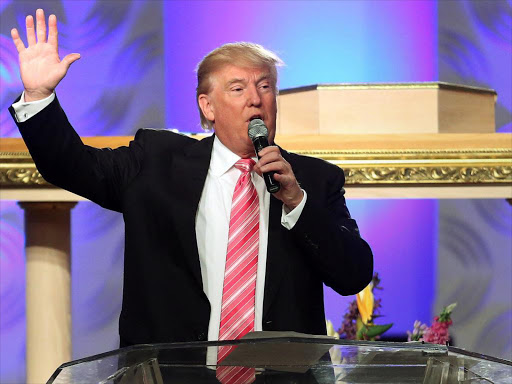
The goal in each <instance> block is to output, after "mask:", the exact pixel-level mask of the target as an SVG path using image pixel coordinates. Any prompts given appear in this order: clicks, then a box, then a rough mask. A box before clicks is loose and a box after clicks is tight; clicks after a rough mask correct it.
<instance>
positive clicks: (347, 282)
mask: <svg viewBox="0 0 512 384" xmlns="http://www.w3.org/2000/svg"><path fill="white" fill-rule="evenodd" d="M327 170H328V172H327V174H326V175H327V177H326V178H324V180H327V183H326V188H325V189H324V191H325V195H324V192H321V193H320V194H319V193H318V192H316V189H320V190H322V189H323V188H320V187H319V188H312V187H311V186H309V191H308V199H307V201H306V204H305V206H304V209H303V211H302V213H301V216H300V218H299V220H298V221H297V223H296V224H295V226H294V227H293V229H292V230H291V231H292V232H293V236H294V238H295V239H296V241H298V242H299V244H300V246H301V249H303V254H304V256H305V257H307V258H308V259H309V261H310V262H311V265H312V268H314V270H315V271H316V272H317V273H318V274H319V276H320V278H321V279H322V281H323V282H324V283H325V284H326V285H328V286H329V287H331V288H333V289H334V290H335V291H336V292H338V293H339V294H341V295H352V294H356V293H358V292H360V291H361V290H362V289H363V288H364V287H366V286H367V285H368V284H369V283H370V281H371V279H372V276H373V254H372V251H371V249H370V246H369V245H368V244H367V243H366V241H364V240H363V239H362V238H361V236H360V234H359V229H358V227H357V224H356V222H355V220H353V219H352V218H351V217H350V213H349V211H348V209H347V206H346V203H345V197H344V193H345V191H344V189H343V185H344V182H345V177H344V174H343V171H341V170H340V169H339V168H338V167H334V166H331V165H329V166H328V167H327ZM324 176H325V174H324Z"/></svg>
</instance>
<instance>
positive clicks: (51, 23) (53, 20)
mask: <svg viewBox="0 0 512 384" xmlns="http://www.w3.org/2000/svg"><path fill="white" fill-rule="evenodd" d="M48 43H49V44H51V45H53V46H54V47H55V49H58V47H59V39H58V32H57V16H55V15H50V17H49V18H48Z"/></svg>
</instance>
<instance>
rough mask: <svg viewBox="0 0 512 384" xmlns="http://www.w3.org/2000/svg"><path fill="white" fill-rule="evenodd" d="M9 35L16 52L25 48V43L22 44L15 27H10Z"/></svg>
mask: <svg viewBox="0 0 512 384" xmlns="http://www.w3.org/2000/svg"><path fill="white" fill-rule="evenodd" d="M11 37H12V41H13V43H14V45H15V46H16V49H17V50H18V53H21V51H23V50H24V49H25V44H23V41H22V40H21V39H20V34H19V33H18V30H17V29H16V28H13V29H11Z"/></svg>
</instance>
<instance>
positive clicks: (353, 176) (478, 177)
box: [344, 166, 512, 185]
mask: <svg viewBox="0 0 512 384" xmlns="http://www.w3.org/2000/svg"><path fill="white" fill-rule="evenodd" d="M344 172H345V177H346V179H347V184H352V185H354V184H411V183H421V184H498V183H499V184H502V183H505V184H511V183H512V166H498V167H481V168H478V167H416V168H413V167H379V168H344Z"/></svg>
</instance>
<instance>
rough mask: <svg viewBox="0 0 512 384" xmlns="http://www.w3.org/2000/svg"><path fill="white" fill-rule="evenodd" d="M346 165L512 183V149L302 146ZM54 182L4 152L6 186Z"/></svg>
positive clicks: (354, 169)
mask: <svg viewBox="0 0 512 384" xmlns="http://www.w3.org/2000/svg"><path fill="white" fill-rule="evenodd" d="M295 152H296V153H298V154H302V155H308V156H313V157H317V158H320V159H323V160H326V161H328V162H330V163H332V164H335V165H337V166H339V167H340V168H342V169H343V170H344V172H345V176H346V184H347V185H365V186H369V185H374V186H378V185H389V184H401V185H403V184H431V185H439V186H441V185H461V184H471V185H474V184H479V185H492V184H494V185H512V150H511V149H510V148H481V149H471V150H458V149H440V150H437V149H436V150H415V149H400V150H302V151H301V150H299V151H295ZM43 186H44V187H45V188H47V187H48V186H51V184H49V183H48V182H47V181H45V180H44V179H43V177H42V176H41V174H40V173H39V172H38V171H37V169H36V167H35V165H34V163H33V162H32V159H31V157H30V154H29V153H28V152H2V153H0V187H1V188H27V187H34V188H37V187H43Z"/></svg>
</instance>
